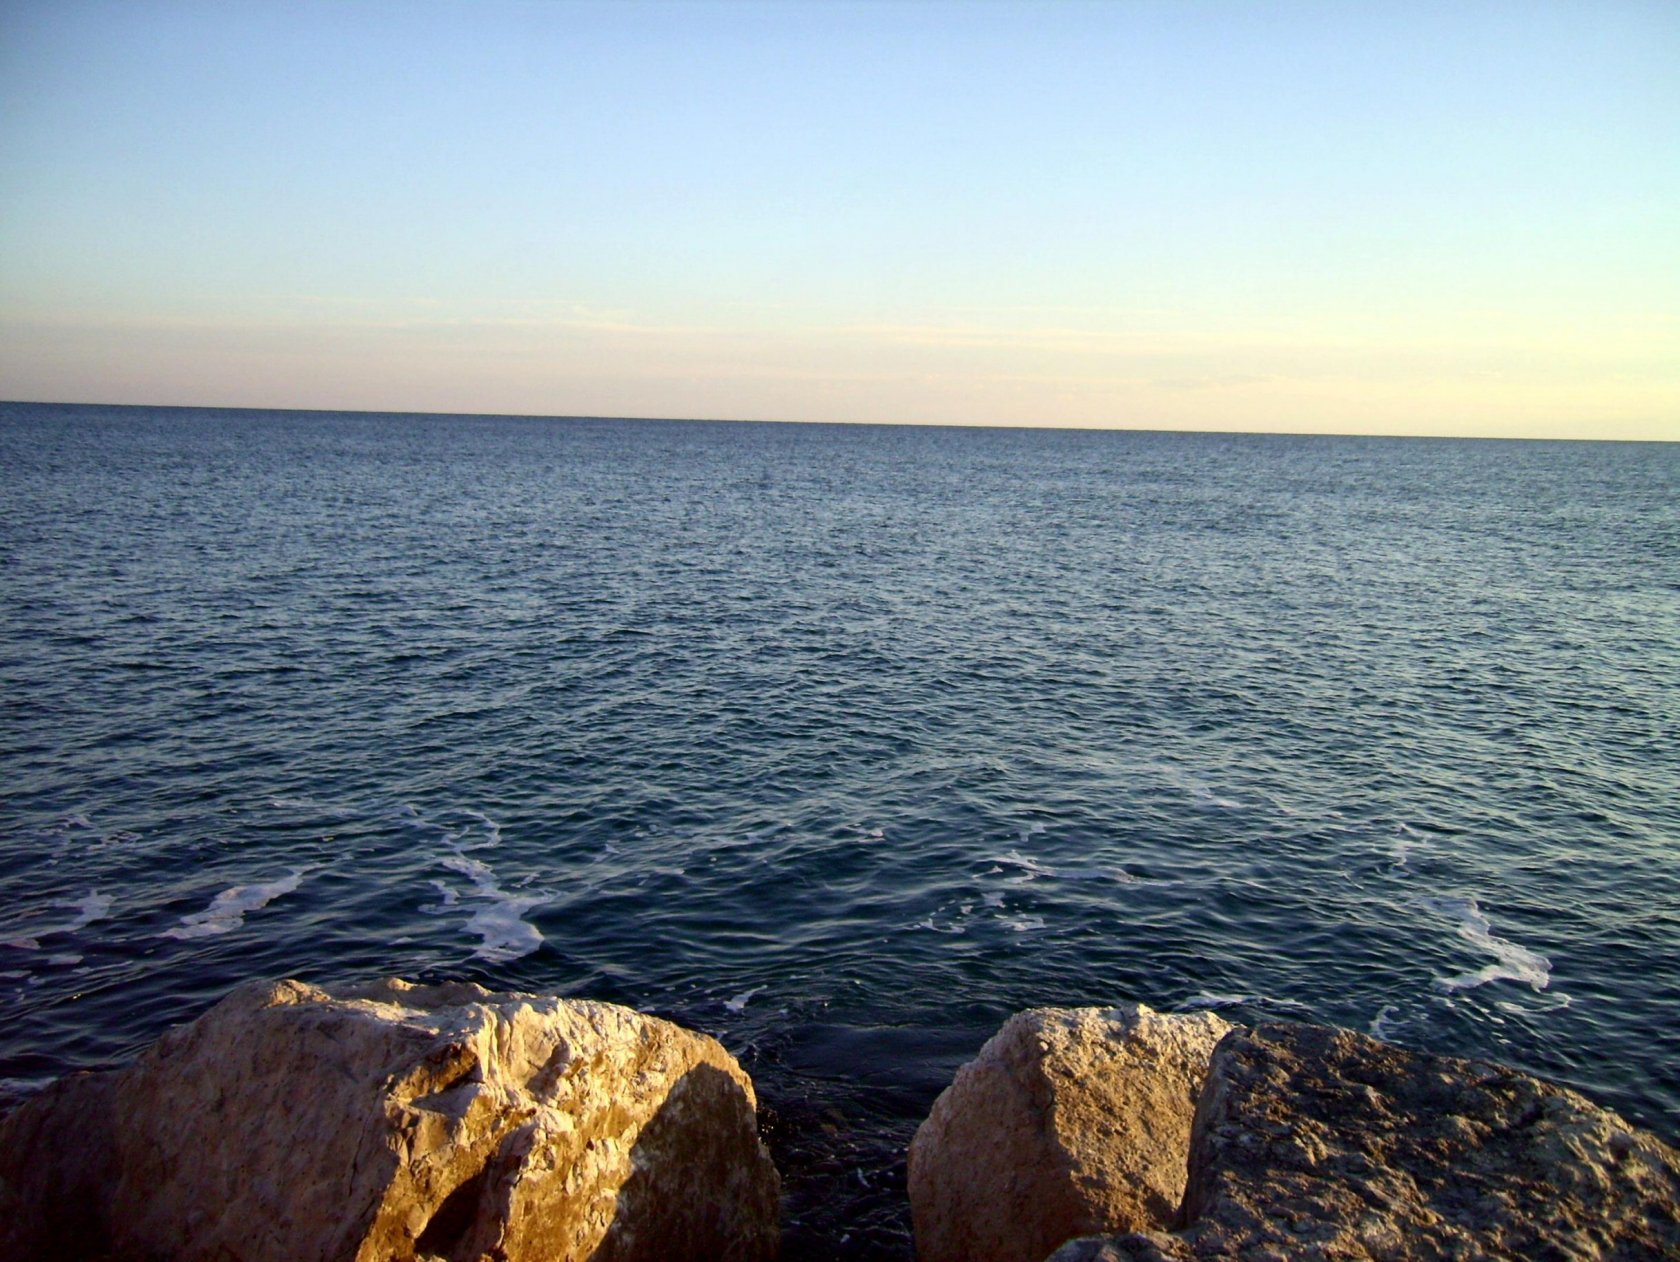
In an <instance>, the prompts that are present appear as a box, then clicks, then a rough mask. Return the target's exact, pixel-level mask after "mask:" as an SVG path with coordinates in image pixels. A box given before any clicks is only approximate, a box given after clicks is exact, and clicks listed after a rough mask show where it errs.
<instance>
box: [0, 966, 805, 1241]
mask: <svg viewBox="0 0 1680 1262" xmlns="http://www.w3.org/2000/svg"><path fill="white" fill-rule="evenodd" d="M754 1110H755V1098H754V1094H753V1087H752V1083H751V1081H750V1080H749V1079H748V1078H747V1076H746V1074H745V1073H744V1072H742V1070H741V1069H740V1067H739V1066H738V1065H737V1064H736V1063H735V1060H734V1059H733V1058H732V1057H731V1056H730V1055H729V1054H728V1053H727V1052H725V1051H724V1049H723V1048H722V1047H721V1046H719V1045H718V1044H717V1043H716V1042H715V1041H714V1040H712V1039H710V1038H707V1037H705V1036H704V1035H699V1034H695V1033H692V1032H690V1031H687V1030H684V1029H682V1028H680V1027H678V1026H675V1025H672V1024H670V1023H668V1022H665V1021H660V1020H657V1019H655V1018H652V1017H647V1016H644V1015H642V1014H640V1013H637V1012H634V1011H631V1010H629V1009H626V1008H620V1007H616V1006H613V1005H610V1004H602V1003H591V1002H587V1001H578V1000H563V999H555V998H550V997H541V996H534V995H507V994H491V993H490V992H488V991H485V990H483V989H482V988H480V987H478V986H473V985H444V986H410V985H408V984H406V983H404V982H400V981H389V982H382V983H378V984H376V985H374V986H370V987H366V988H363V989H359V990H352V991H340V992H338V993H337V994H336V995H329V994H327V993H326V992H323V991H321V990H317V989H315V988H313V987H310V986H306V985H303V984H301V983H298V982H280V983H274V984H266V983H265V984H256V985H251V986H246V987H242V988H241V989H239V990H237V991H235V992H234V993H233V994H232V995H230V996H229V997H228V998H227V999H225V1000H224V1001H223V1002H222V1003H220V1004H218V1005H217V1006H216V1007H215V1008H213V1009H211V1010H210V1011H209V1012H208V1013H206V1014H205V1015H204V1016H203V1017H202V1018H200V1019H199V1020H198V1021H195V1022H193V1023H192V1024H190V1025H187V1026H183V1027H181V1028H179V1029H176V1030H174V1031H171V1032H170V1033H169V1034H167V1035H165V1036H164V1038H162V1039H161V1040H159V1042H158V1043H157V1044H156V1045H154V1046H153V1047H152V1048H151V1049H150V1050H149V1051H148V1052H146V1053H145V1054H144V1055H143V1056H142V1057H141V1058H140V1060H139V1061H138V1062H136V1063H135V1064H134V1065H133V1066H131V1067H129V1068H127V1069H124V1070H119V1071H114V1072H111V1073H105V1074H84V1075H77V1076H74V1077H71V1078H68V1079H65V1080H63V1081H62V1082H60V1083H58V1084H55V1085H54V1086H53V1087H52V1088H49V1089H48V1091H46V1092H44V1093H43V1094H42V1095H41V1096H40V1097H39V1098H37V1099H36V1100H33V1101H31V1102H30V1103H28V1104H26V1105H24V1106H23V1107H22V1108H20V1109H19V1110H18V1111H17V1112H15V1113H13V1114H12V1115H10V1116H9V1117H7V1118H6V1119H5V1120H4V1121H3V1122H0V1221H3V1224H4V1225H0V1250H3V1251H4V1254H5V1256H7V1257H19V1258H27V1257H39V1258H57V1257H65V1258H69V1257H86V1256H90V1255H92V1254H95V1253H98V1252H100V1251H106V1252H108V1253H109V1254H110V1255H111V1256H112V1257H128V1258H152V1257H168V1258H172V1259H178V1260H180V1262H193V1260H196V1259H205V1260H206V1262H208V1259H212V1258H215V1259H240V1260H242V1262H260V1260H266V1259H275V1260H276V1262H279V1260H280V1259H286V1260H287V1262H290V1260H292V1259H298V1258H319V1259H345V1260H347V1262H348V1260H349V1259H356V1260H357V1262H375V1260H378V1262H387V1260H389V1259H414V1258H446V1259H449V1260H450V1262H462V1260H465V1259H488V1258H492V1257H493V1258H496V1259H499V1260H500V1259H505V1260H507V1262H518V1260H519V1259H536V1258H542V1259H561V1258H566V1259H570V1258H576V1259H584V1258H590V1259H595V1260H596V1262H622V1260H628V1259H643V1258H649V1259H651V1258H660V1259H666V1258H691V1259H702V1258H704V1259H711V1258H718V1259H742V1260H743V1262H744V1260H747V1259H759V1258H769V1257H772V1256H774V1253H775V1250H776V1244H777V1217H778V1191H779V1188H778V1180H777V1177H776V1172H775V1169H774V1167H773V1166H772V1165H771V1163H770V1159H769V1157H768V1155H767V1154H766V1153H765V1151H764V1149H763V1148H762V1146H761V1145H760V1144H759V1141H758V1135H757V1130H756V1124H755V1113H754Z"/></svg>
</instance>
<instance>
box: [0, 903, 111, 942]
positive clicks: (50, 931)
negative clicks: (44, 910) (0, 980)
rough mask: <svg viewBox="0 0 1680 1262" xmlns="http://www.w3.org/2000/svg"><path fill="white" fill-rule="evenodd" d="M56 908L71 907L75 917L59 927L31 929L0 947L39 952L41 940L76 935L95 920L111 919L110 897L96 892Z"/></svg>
mask: <svg viewBox="0 0 1680 1262" xmlns="http://www.w3.org/2000/svg"><path fill="white" fill-rule="evenodd" d="M54 906H57V907H73V908H75V909H76V915H75V916H74V917H73V918H72V919H70V920H67V921H65V922H64V923H63V924H61V925H42V926H40V927H38V928H35V929H33V930H32V931H31V932H30V934H29V935H27V936H20V937H15V938H6V939H4V940H0V946H9V947H13V948H15V949H17V950H19V951H39V950H40V949H41V939H42V938H50V937H53V936H55V935H57V934H61V933H77V932H79V931H80V930H82V929H86V928H87V927H88V926H89V925H91V924H92V923H93V922H94V921H96V920H109V919H110V918H111V896H110V895H109V894H101V893H100V892H99V891H98V890H89V891H88V893H87V897H86V898H84V899H82V900H81V901H79V902H75V903H56V904H54Z"/></svg>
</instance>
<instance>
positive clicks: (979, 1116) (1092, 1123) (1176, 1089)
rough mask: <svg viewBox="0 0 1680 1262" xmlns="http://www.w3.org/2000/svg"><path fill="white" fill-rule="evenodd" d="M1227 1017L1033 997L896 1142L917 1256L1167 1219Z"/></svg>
mask: <svg viewBox="0 0 1680 1262" xmlns="http://www.w3.org/2000/svg"><path fill="white" fill-rule="evenodd" d="M1230 1028H1231V1027H1230V1025H1229V1024H1227V1023H1226V1022H1225V1021H1223V1020H1221V1019H1220V1018H1219V1017H1216V1016H1214V1015H1213V1014H1211V1013H1199V1014H1195V1015H1187V1016H1173V1015H1166V1014H1162V1013H1158V1012H1154V1011H1152V1010H1151V1009H1149V1008H1147V1007H1144V1006H1143V1005H1141V1004H1138V1005H1127V1006H1124V1007H1119V1008H1076V1009H1066V1008H1036V1009H1032V1010H1030V1011H1027V1012H1023V1013H1019V1014H1017V1015H1016V1016H1014V1017H1012V1018H1010V1020H1009V1021H1008V1022H1007V1023H1006V1024H1005V1025H1004V1026H1003V1028H1002V1029H1001V1030H999V1031H998V1033H997V1034H996V1035H995V1036H994V1037H993V1038H992V1039H991V1040H990V1041H989V1042H988V1043H987V1044H986V1045H985V1046H984V1047H983V1048H981V1049H980V1054H979V1056H978V1057H976V1058H975V1060H973V1061H972V1062H970V1063H969V1064H967V1065H965V1066H963V1067H962V1069H961V1070H959V1071H958V1073H957V1076H956V1079H955V1081H953V1082H952V1084H951V1086H950V1087H949V1088H947V1089H946V1091H945V1092H944V1094H942V1095H941V1096H940V1097H939V1099H938V1100H937V1101H935V1103H934V1106H933V1110H932V1112H931V1113H930V1114H929V1116H928V1119H927V1121H925V1122H924V1123H923V1124H922V1126H921V1129H920V1130H918V1131H917V1132H916V1137H915V1139H914V1141H913V1142H912V1143H911V1145H910V1172H909V1179H910V1208H911V1215H912V1218H913V1221H914V1224H915V1233H916V1252H917V1256H918V1257H919V1258H921V1259H922V1262H1040V1259H1042V1258H1043V1257H1044V1256H1045V1255H1046V1254H1047V1253H1049V1252H1050V1251H1051V1250H1052V1249H1054V1248H1055V1247H1056V1246H1057V1245H1059V1244H1061V1243H1062V1242H1063V1241H1064V1240H1067V1239H1068V1238H1069V1237H1071V1236H1080V1235H1086V1234H1089V1233H1093V1232H1099V1231H1125V1230H1147V1229H1150V1228H1154V1227H1167V1226H1170V1225H1171V1222H1172V1217H1173V1214H1174V1211H1175V1210H1176V1209H1177V1208H1178V1203H1179V1199H1180V1197H1181V1196H1182V1194H1183V1191H1184V1176H1185V1161H1184V1157H1185V1153H1186V1151H1187V1150H1188V1148H1189V1145H1190V1127H1191V1122H1192V1120H1193V1119H1194V1116H1195V1111H1196V1098H1197V1095H1198V1093H1199V1092H1200V1089H1201V1085H1202V1078H1203V1076H1204V1075H1205V1073H1206V1072H1207V1065H1208V1057H1209V1056H1210V1055H1211V1054H1212V1052H1213V1048H1214V1045H1215V1044H1216V1043H1218V1042H1219V1039H1220V1037H1221V1036H1222V1035H1223V1034H1224V1033H1225V1032H1226V1031H1227V1030H1229V1029H1230Z"/></svg>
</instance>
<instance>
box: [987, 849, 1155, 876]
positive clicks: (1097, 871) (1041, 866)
mask: <svg viewBox="0 0 1680 1262" xmlns="http://www.w3.org/2000/svg"><path fill="white" fill-rule="evenodd" d="M992 862H993V863H1009V864H1013V865H1014V866H1015V867H1017V868H1019V869H1021V871H1022V872H1023V873H1024V875H1023V876H1019V877H1016V878H1015V879H1014V880H1012V881H1010V882H1009V884H1011V885H1025V884H1027V883H1028V882H1029V881H1035V880H1037V879H1038V878H1040V877H1044V878H1046V879H1049V880H1062V881H1115V882H1117V883H1119V884H1121V885H1129V884H1130V883H1131V882H1132V881H1133V880H1134V879H1135V878H1133V876H1132V874H1131V873H1130V872H1127V871H1126V870H1125V869H1124V868H1056V867H1051V866H1050V865H1049V864H1048V863H1040V862H1039V861H1038V860H1037V859H1035V858H1034V857H1033V856H1031V855H1023V854H1022V853H1021V852H1020V851H1019V850H1011V851H1010V852H1009V853H1008V854H1006V855H999V856H997V857H995V858H994V859H993V860H992ZM1001 870H1002V869H994V871H1001ZM986 875H990V873H987V874H986Z"/></svg>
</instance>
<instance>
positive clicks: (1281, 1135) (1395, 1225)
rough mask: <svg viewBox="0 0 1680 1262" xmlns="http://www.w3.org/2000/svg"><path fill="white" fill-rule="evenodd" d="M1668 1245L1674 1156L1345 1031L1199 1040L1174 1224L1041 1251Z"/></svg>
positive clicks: (1679, 1195)
mask: <svg viewBox="0 0 1680 1262" xmlns="http://www.w3.org/2000/svg"><path fill="white" fill-rule="evenodd" d="M1229 1258H1253V1259H1277V1260H1279V1262H1282V1260H1284V1259H1295V1258H1300V1259H1307V1260H1322V1262H1329V1260H1331V1259H1335V1260H1337V1262H1359V1260H1369V1262H1425V1260H1426V1259H1428V1260H1430V1262H1433V1260H1435V1259H1440V1258H1462V1259H1495V1258H1498V1259H1510V1260H1512V1262H1518V1260H1521V1262H1527V1260H1528V1259H1537V1258H1555V1259H1583V1260H1584V1259H1626V1260H1627V1262H1632V1260H1633V1259H1658V1258H1680V1153H1676V1152H1675V1150H1674V1149H1672V1148H1670V1147H1669V1146H1668V1145H1666V1144H1664V1143H1663V1142H1662V1141H1661V1140H1659V1139H1657V1138H1656V1137H1654V1136H1652V1135H1649V1134H1646V1133H1644V1132H1642V1131H1639V1130H1636V1129H1635V1128H1633V1127H1631V1126H1629V1125H1628V1124H1627V1123H1626V1122H1624V1121H1623V1120H1622V1119H1621V1118H1620V1117H1618V1116H1617V1115H1616V1114H1614V1113H1612V1112H1611V1111H1610V1110H1608V1109H1605V1108H1601V1107H1600V1106H1598V1105H1596V1104H1594V1103H1592V1102H1591V1101H1590V1100H1588V1099H1586V1098H1585V1097H1583V1096H1581V1095H1578V1094H1576V1093H1575V1092H1573V1091H1568V1090H1566V1089H1564V1088H1562V1087H1558V1086H1554V1085H1552V1084H1551V1083H1547V1082H1542V1081H1541V1080H1540V1079H1538V1078H1533V1077H1531V1076H1529V1075H1528V1074H1524V1073H1520V1072H1518V1071H1517V1070H1514V1069H1510V1068H1507V1067H1505V1066H1503V1065H1496V1064H1492V1063H1489V1062H1487V1061H1477V1060H1464V1059H1460V1058H1458V1057H1452V1056H1433V1055H1429V1054H1426V1053H1422V1052H1411V1051H1406V1050H1405V1049H1403V1048H1398V1047H1393V1046H1390V1045H1389V1044H1386V1043H1381V1042H1378V1041H1377V1040H1376V1039H1372V1038H1368V1037H1366V1036H1365V1035H1363V1034H1358V1033H1356V1032H1354V1031H1352V1030H1339V1029H1333V1028H1330V1027H1327V1026H1314V1025H1283V1024H1267V1025H1260V1026H1256V1027H1255V1028H1254V1029H1252V1030H1248V1031H1241V1032H1238V1033H1234V1034H1232V1035H1231V1036H1230V1037H1229V1038H1227V1039H1226V1040H1225V1041H1224V1042H1223V1043H1221V1044H1220V1046H1219V1048H1218V1050H1217V1051H1216V1052H1215V1053H1214V1057H1213V1063H1212V1065H1211V1067H1210V1068H1209V1071H1208V1078H1207V1084H1206V1087H1205V1088H1204V1091H1203V1096H1202V1100H1201V1107H1200V1109H1199V1110H1198V1112H1197V1115H1196V1127H1195V1133H1194V1136H1193V1137H1192V1140H1191V1149H1190V1179H1189V1184H1188V1187H1187V1189H1186V1193H1185V1198H1184V1206H1183V1218H1182V1223H1181V1230H1180V1231H1178V1232H1177V1233H1175V1234H1170V1235H1169V1234H1167V1233H1163V1232H1152V1233H1148V1234H1132V1235H1127V1236H1116V1237H1111V1238H1109V1239H1089V1240H1081V1241H1077V1242H1075V1243H1072V1244H1069V1245H1066V1246H1064V1247H1063V1248H1062V1249H1061V1250H1060V1251H1058V1252H1057V1253H1056V1255H1055V1258H1054V1262H1204V1260H1205V1262H1214V1260H1216V1259H1219V1260H1222V1259H1229Z"/></svg>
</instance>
